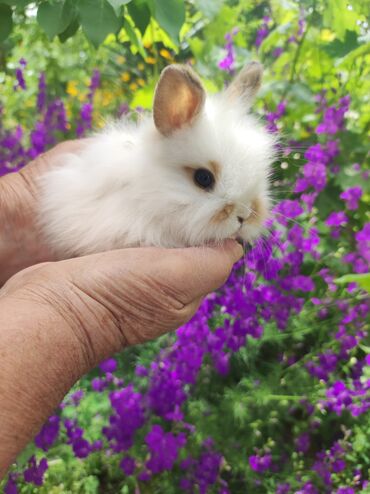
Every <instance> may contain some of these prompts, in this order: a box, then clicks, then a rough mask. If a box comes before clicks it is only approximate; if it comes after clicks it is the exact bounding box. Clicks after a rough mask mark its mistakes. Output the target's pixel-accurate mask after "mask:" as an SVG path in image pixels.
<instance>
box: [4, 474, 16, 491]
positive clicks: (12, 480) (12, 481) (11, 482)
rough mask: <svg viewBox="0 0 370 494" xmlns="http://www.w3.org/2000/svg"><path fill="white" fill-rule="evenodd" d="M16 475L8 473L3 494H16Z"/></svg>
mask: <svg viewBox="0 0 370 494" xmlns="http://www.w3.org/2000/svg"><path fill="white" fill-rule="evenodd" d="M17 477H18V474H15V473H10V474H9V477H8V481H7V483H6V484H5V487H4V494H18V492H19V491H18V487H17V484H16V480H17Z"/></svg>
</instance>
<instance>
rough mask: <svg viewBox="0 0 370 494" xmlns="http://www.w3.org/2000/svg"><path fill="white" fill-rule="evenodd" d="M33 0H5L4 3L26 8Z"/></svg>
mask: <svg viewBox="0 0 370 494" xmlns="http://www.w3.org/2000/svg"><path fill="white" fill-rule="evenodd" d="M32 1H33V0H3V1H2V3H6V4H7V5H11V6H14V7H19V8H24V7H25V6H26V5H28V4H29V3H31V2H32Z"/></svg>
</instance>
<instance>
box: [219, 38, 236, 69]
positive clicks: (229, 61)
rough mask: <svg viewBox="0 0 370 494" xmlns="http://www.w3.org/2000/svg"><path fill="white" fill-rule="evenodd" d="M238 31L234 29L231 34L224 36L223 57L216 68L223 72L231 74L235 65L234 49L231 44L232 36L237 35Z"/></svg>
mask: <svg viewBox="0 0 370 494" xmlns="http://www.w3.org/2000/svg"><path fill="white" fill-rule="evenodd" d="M237 32H238V30H237V29H234V30H233V31H232V32H231V33H227V34H225V40H226V44H225V51H226V55H225V57H224V58H223V59H222V60H220V61H219V63H218V67H219V68H220V69H221V70H224V71H225V72H232V71H233V69H234V63H235V48H234V44H233V36H234V35H235V34H237Z"/></svg>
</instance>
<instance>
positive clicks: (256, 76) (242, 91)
mask: <svg viewBox="0 0 370 494" xmlns="http://www.w3.org/2000/svg"><path fill="white" fill-rule="evenodd" d="M262 74H263V67H262V65H261V64H260V63H258V62H250V63H248V64H247V65H245V66H244V67H243V68H242V70H241V71H240V72H239V74H238V75H237V76H236V77H235V79H234V80H233V81H232V82H231V84H230V86H229V87H228V88H227V89H226V91H225V95H226V96H227V97H228V98H230V99H233V100H237V99H239V100H240V101H241V102H242V103H243V104H244V105H245V106H246V107H247V108H249V107H250V105H251V104H252V102H253V100H254V98H255V96H256V94H257V92H258V90H259V88H260V87H261V82H262Z"/></svg>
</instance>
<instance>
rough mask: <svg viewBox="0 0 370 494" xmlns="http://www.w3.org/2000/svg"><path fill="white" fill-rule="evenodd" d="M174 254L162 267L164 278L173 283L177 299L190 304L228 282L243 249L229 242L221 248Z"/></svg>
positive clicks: (210, 246) (206, 248)
mask: <svg viewBox="0 0 370 494" xmlns="http://www.w3.org/2000/svg"><path fill="white" fill-rule="evenodd" d="M171 253H172V256H171V257H169V256H168V257H167V258H166V260H165V264H164V265H163V266H162V267H163V275H162V276H165V277H166V278H167V279H168V280H171V285H172V288H173V290H174V292H175V293H176V292H177V294H178V298H179V299H182V301H183V303H184V304H188V303H190V302H192V301H194V300H195V299H200V298H202V297H204V296H205V295H207V294H208V293H210V292H212V291H214V290H216V289H217V288H219V287H220V286H221V285H223V284H224V283H225V282H226V280H227V278H228V276H229V275H230V272H231V269H232V267H233V265H234V263H235V262H237V261H238V260H239V259H240V258H241V257H242V256H243V248H242V247H241V245H239V244H238V243H237V242H236V241H235V240H231V239H228V240H226V241H224V242H223V243H221V244H219V245H209V246H203V247H188V248H186V249H175V250H172V251H171Z"/></svg>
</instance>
